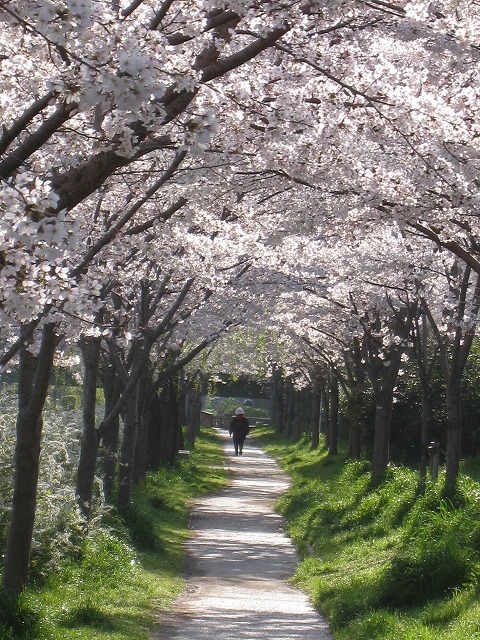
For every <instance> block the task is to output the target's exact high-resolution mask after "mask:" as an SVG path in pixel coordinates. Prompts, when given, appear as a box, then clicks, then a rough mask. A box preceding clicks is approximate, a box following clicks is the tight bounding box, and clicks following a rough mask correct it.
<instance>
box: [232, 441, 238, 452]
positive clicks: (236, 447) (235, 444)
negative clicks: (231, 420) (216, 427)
mask: <svg viewBox="0 0 480 640" xmlns="http://www.w3.org/2000/svg"><path fill="white" fill-rule="evenodd" d="M233 446H234V447H235V455H236V456H238V440H235V438H234V439H233Z"/></svg>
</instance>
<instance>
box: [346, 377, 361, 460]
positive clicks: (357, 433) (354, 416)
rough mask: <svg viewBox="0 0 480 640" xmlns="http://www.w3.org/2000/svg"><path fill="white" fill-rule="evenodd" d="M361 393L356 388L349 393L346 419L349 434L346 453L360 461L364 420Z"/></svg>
mask: <svg viewBox="0 0 480 640" xmlns="http://www.w3.org/2000/svg"><path fill="white" fill-rule="evenodd" d="M361 400H362V392H361V389H359V388H358V387H354V388H353V389H352V391H351V394H350V397H349V402H348V419H349V422H350V433H349V442H348V453H349V456H350V457H351V458H352V459H353V460H360V457H361V455H362V426H361V424H362V421H363V419H364V416H363V411H362V410H361Z"/></svg>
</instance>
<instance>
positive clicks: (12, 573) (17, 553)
mask: <svg viewBox="0 0 480 640" xmlns="http://www.w3.org/2000/svg"><path fill="white" fill-rule="evenodd" d="M57 342H58V339H57V337H56V335H55V327H54V325H53V324H48V325H46V326H45V327H44V328H43V331H42V342H41V346H40V351H39V353H38V355H37V356H33V355H32V354H31V353H30V352H29V351H28V349H27V347H26V346H23V347H22V349H21V350H20V361H19V381H18V416H17V442H16V448H15V477H14V490H13V503H12V515H11V521H10V529H9V533H8V540H7V546H6V552H5V562H4V567H3V583H2V584H3V588H4V589H6V590H8V591H12V592H13V593H16V594H18V593H20V591H22V589H23V588H24V587H25V585H26V583H27V578H28V569H29V562H30V551H31V547H32V539H33V525H34V520H35V510H36V503H37V485H38V472H39V460H40V440H41V435H42V411H43V408H44V405H45V400H46V397H47V392H48V385H49V380H50V375H51V372H52V368H53V357H54V354H55V348H56V346H57Z"/></svg>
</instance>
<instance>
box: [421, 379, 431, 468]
mask: <svg viewBox="0 0 480 640" xmlns="http://www.w3.org/2000/svg"><path fill="white" fill-rule="evenodd" d="M430 414H431V401H430V392H429V390H428V388H426V387H425V386H424V385H422V433H421V444H420V447H421V452H420V477H421V478H425V477H426V475H427V467H428V445H429V437H428V436H429V425H430Z"/></svg>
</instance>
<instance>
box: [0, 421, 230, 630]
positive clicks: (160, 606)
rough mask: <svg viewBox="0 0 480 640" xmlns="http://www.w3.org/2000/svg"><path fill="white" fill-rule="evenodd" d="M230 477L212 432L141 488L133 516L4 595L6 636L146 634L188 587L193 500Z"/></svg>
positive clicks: (0, 607)
mask: <svg viewBox="0 0 480 640" xmlns="http://www.w3.org/2000/svg"><path fill="white" fill-rule="evenodd" d="M225 480H226V477H225V471H224V469H223V456H222V453H221V450H220V446H219V444H218V441H217V440H216V438H215V437H214V435H213V434H212V433H211V432H205V433H204V434H203V435H202V437H200V438H199V439H198V441H197V443H196V448H195V450H194V451H193V452H192V454H191V456H190V459H189V460H185V461H182V462H181V463H180V464H179V465H178V467H175V468H172V469H162V470H161V471H160V472H159V473H156V474H153V475H151V476H149V477H148V479H147V482H146V484H145V485H142V486H138V487H137V488H136V491H135V496H134V502H133V506H132V510H131V512H130V514H129V515H128V517H127V518H126V522H125V521H120V520H118V519H115V518H114V517H113V516H112V520H111V522H110V527H109V528H108V529H105V528H103V529H100V530H99V531H97V532H96V533H95V534H94V535H92V536H90V537H89V538H88V539H87V540H86V542H85V546H84V549H83V552H82V554H81V558H79V559H78V561H77V562H74V563H71V564H69V565H67V566H62V567H59V568H58V572H57V573H56V575H55V576H52V577H50V579H49V580H48V581H47V584H46V585H44V586H43V587H42V588H41V589H40V588H38V589H35V588H33V587H32V588H28V589H26V590H25V591H24V593H23V594H22V595H21V597H20V599H19V600H18V601H16V602H13V601H11V600H9V599H8V598H7V597H6V596H5V594H4V595H3V596H0V640H20V639H22V640H60V639H61V640H73V639H75V640H146V639H147V638H148V636H149V633H150V631H151V629H152V627H153V625H154V623H155V619H156V617H157V616H158V614H159V613H160V612H161V611H162V610H165V609H166V608H168V606H169V604H170V603H171V602H172V600H173V598H174V597H175V596H176V595H178V593H179V592H180V591H181V589H182V586H183V581H182V577H181V576H182V572H183V568H184V551H183V542H184V540H185V538H186V537H187V535H188V514H189V508H188V504H189V501H190V500H191V499H192V498H193V497H195V496H197V495H200V494H205V493H209V492H212V491H215V490H217V489H218V488H220V487H221V486H223V485H224V483H225ZM2 624H3V630H2Z"/></svg>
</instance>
